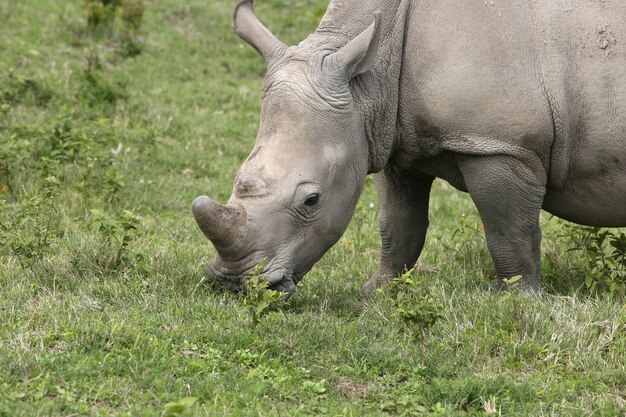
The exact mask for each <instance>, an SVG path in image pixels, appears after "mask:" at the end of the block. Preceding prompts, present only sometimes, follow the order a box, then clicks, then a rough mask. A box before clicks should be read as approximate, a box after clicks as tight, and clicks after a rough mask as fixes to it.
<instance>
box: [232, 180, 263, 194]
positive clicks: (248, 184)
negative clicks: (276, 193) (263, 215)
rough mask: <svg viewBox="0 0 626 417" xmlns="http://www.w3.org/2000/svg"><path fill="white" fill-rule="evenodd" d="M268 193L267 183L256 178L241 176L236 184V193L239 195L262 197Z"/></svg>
mask: <svg viewBox="0 0 626 417" xmlns="http://www.w3.org/2000/svg"><path fill="white" fill-rule="evenodd" d="M268 193H269V190H268V189H267V186H266V185H265V183H264V182H263V181H261V180H259V179H256V178H250V177H240V178H239V179H237V183H236V184H235V194H237V196H238V197H262V196H264V195H267V194H268Z"/></svg>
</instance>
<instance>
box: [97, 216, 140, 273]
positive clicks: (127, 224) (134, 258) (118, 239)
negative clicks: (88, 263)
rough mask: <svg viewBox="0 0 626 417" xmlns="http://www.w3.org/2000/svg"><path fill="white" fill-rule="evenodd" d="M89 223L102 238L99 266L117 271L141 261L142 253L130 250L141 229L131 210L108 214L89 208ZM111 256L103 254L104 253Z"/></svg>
mask: <svg viewBox="0 0 626 417" xmlns="http://www.w3.org/2000/svg"><path fill="white" fill-rule="evenodd" d="M90 212H91V215H92V220H91V225H92V227H93V229H94V230H95V231H96V232H98V234H99V235H100V236H101V237H102V238H103V244H102V245H103V251H101V253H102V259H101V261H100V262H101V266H102V267H103V268H104V269H105V270H111V271H118V270H120V269H121V268H123V267H125V266H127V265H129V264H130V263H132V262H141V261H143V255H141V254H140V253H136V252H133V251H132V244H133V242H135V241H136V240H137V238H138V237H139V236H140V235H141V233H142V231H143V227H142V225H141V221H140V220H139V218H138V217H137V216H136V215H135V214H134V213H133V212H131V211H129V210H124V211H123V212H122V213H121V214H119V215H117V216H115V215H110V214H108V213H106V212H104V211H102V210H99V209H91V210H90ZM107 253H108V254H111V256H105V254H107Z"/></svg>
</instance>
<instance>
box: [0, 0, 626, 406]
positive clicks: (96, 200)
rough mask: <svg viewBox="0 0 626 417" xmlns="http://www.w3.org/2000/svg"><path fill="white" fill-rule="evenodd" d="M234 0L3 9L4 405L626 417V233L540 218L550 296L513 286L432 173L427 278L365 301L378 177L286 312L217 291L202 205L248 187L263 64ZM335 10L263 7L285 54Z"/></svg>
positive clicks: (405, 280) (309, 3)
mask: <svg viewBox="0 0 626 417" xmlns="http://www.w3.org/2000/svg"><path fill="white" fill-rule="evenodd" d="M234 6H235V1H234V0H213V1H205V0H188V1H181V0H160V1H146V2H144V1H142V0H107V1H104V0H102V1H100V0H88V1H73V2H66V1H39V0H21V1H14V0H0V22H1V24H0V239H1V244H0V256H1V257H0V288H1V290H0V416H57V415H58V416H60V415H97V416H114V415H115V416H123V415H128V416H137V415H146V416H153V415H163V416H178V415H182V416H203V415H215V416H273V415H302V416H305V415H315V416H317V415H332V416H337V415H339V416H341V415H343V416H359V415H373V416H379V415H390V416H405V415H407V416H413V415H446V416H450V415H509V416H511V415H515V416H521V415H536V416H548V415H552V416H590V415H595V416H625V415H626V370H625V367H626V308H625V306H624V292H625V291H624V284H625V283H626V280H625V279H624V265H625V262H624V252H625V248H626V236H624V234H623V233H621V231H612V232H607V231H603V230H598V229H583V228H580V227H575V226H571V225H568V224H567V223H565V222H562V221H560V220H558V219H556V218H554V217H552V216H549V215H544V217H543V219H542V223H543V228H544V237H545V238H544V246H543V248H544V249H543V251H544V255H543V256H544V270H543V274H544V288H545V289H546V291H545V293H544V294H543V295H541V296H533V295H529V294H524V293H518V292H516V291H512V292H509V293H504V294H503V293H498V292H496V291H494V282H493V279H492V277H493V268H492V265H491V261H490V259H489V256H488V254H487V252H486V248H485V245H484V241H483V236H482V230H481V223H480V219H479V217H478V215H477V213H476V211H475V209H474V207H473V205H472V203H471V200H470V199H469V198H468V196H466V195H464V194H462V193H459V192H457V191H454V190H453V189H452V188H451V187H450V186H448V185H447V184H446V183H444V182H437V183H436V185H435V188H434V196H433V198H432V201H431V225H432V226H431V229H430V232H429V237H428V241H427V245H426V249H425V252H424V254H423V256H422V258H421V261H420V262H421V267H420V268H418V270H417V272H415V273H409V274H406V275H405V276H403V277H402V279H401V280H399V281H398V282H397V283H396V284H394V287H393V288H392V290H390V291H387V292H381V293H380V294H377V295H376V296H375V297H371V298H365V297H363V296H361V295H360V294H359V293H358V288H359V287H360V286H361V285H362V284H363V283H364V282H365V280H366V279H367V278H368V276H369V275H370V274H371V273H372V272H373V271H374V270H375V268H376V263H377V259H378V246H379V242H378V233H377V216H378V203H377V199H376V196H375V191H374V189H373V186H372V183H371V181H369V180H368V182H367V184H366V187H365V191H364V193H363V197H362V199H361V201H360V202H359V205H358V207H357V210H356V213H355V215H354V219H353V221H352V223H351V225H350V228H349V229H348V231H347V232H346V234H345V236H344V237H343V238H342V239H341V241H340V242H339V243H338V244H337V245H336V246H335V247H334V248H333V249H332V250H331V251H330V252H329V253H328V254H327V255H326V256H325V257H324V258H323V260H322V261H321V262H319V264H318V265H317V266H316V267H315V268H314V270H313V271H312V272H311V273H310V274H309V275H307V277H306V278H305V279H304V281H303V283H302V285H301V287H300V288H299V290H298V291H297V293H296V295H295V296H294V297H292V298H291V299H290V300H289V302H288V303H286V304H285V305H276V300H275V298H273V296H272V295H271V294H270V295H268V296H267V297H266V296H265V294H266V293H264V292H263V289H262V288H261V287H259V285H258V284H259V282H261V281H258V280H257V281H256V284H255V285H257V287H256V290H258V291H257V292H256V293H254V294H252V295H250V296H246V295H237V294H231V293H224V292H222V291H220V290H219V289H216V288H213V287H212V286H211V284H210V283H208V282H205V279H204V276H203V269H204V264H205V263H206V262H207V261H208V260H209V259H210V258H212V256H213V254H214V252H213V248H212V247H211V245H210V244H209V243H208V241H206V239H205V238H204V237H203V236H202V234H201V233H200V232H199V230H197V228H196V226H195V224H194V221H193V219H192V217H191V215H190V203H191V201H192V199H193V198H194V197H196V196H197V195H199V194H208V195H211V196H212V197H214V198H216V199H217V200H219V201H222V202H223V201H225V200H226V199H227V198H228V196H229V195H230V190H231V187H232V179H233V178H234V174H235V172H236V170H237V168H238V167H239V165H240V164H241V162H242V161H243V160H244V159H245V157H246V156H247V153H248V152H249V151H250V149H251V148H252V145H253V142H254V137H255V134H256V127H257V120H258V115H259V104H260V85H261V82H262V79H263V73H264V63H263V62H262V60H261V59H260V58H259V57H258V56H257V55H256V53H255V51H254V50H253V49H252V48H250V47H249V46H247V45H243V43H242V41H240V40H239V39H238V38H237V37H236V35H235V34H234V33H233V30H232V24H231V15H232V10H233V8H234ZM325 7H326V0H264V1H258V2H257V11H258V14H259V15H260V16H261V17H262V19H263V20H264V21H265V22H266V23H267V24H268V26H269V27H270V28H271V29H272V30H273V31H274V32H275V33H276V34H277V35H278V36H279V37H280V38H281V39H282V40H283V41H285V42H287V43H290V44H295V43H297V42H299V41H300V40H301V39H303V38H304V37H305V36H306V35H307V34H308V33H310V32H311V31H313V30H314V28H315V27H316V25H317V23H318V21H319V19H320V18H321V16H322V15H323V13H324V11H325ZM511 285H512V286H515V282H514V281H512V282H511ZM259 288H260V289H259ZM253 290H254V291H256V290H255V289H254V288H253ZM266 305H267V306H270V305H271V306H273V307H274V308H265V307H266ZM251 312H252V313H253V314H251ZM255 313H259V314H255Z"/></svg>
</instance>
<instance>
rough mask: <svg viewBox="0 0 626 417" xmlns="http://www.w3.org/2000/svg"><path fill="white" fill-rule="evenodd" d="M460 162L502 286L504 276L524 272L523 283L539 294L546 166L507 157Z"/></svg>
mask: <svg viewBox="0 0 626 417" xmlns="http://www.w3.org/2000/svg"><path fill="white" fill-rule="evenodd" d="M457 161H458V163H459V167H460V169H461V172H462V174H463V178H464V180H465V185H466V186H467V189H468V191H469V194H470V196H471V197H472V200H474V203H475V204H476V207H477V208H478V212H479V213H480V217H481V219H482V221H483V224H484V227H485V236H486V239H487V246H488V248H489V252H490V254H491V257H492V259H493V262H494V265H495V268H496V274H497V277H498V279H499V281H500V288H503V287H504V286H505V285H504V282H503V279H505V278H510V277H513V276H516V275H521V276H522V281H521V286H522V287H523V288H526V289H530V290H531V291H536V292H538V291H539V290H540V277H541V250H540V247H541V229H540V227H539V214H540V212H541V206H542V204H543V198H544V195H545V192H546V174H545V172H544V170H543V169H537V168H534V169H531V168H530V167H528V166H527V165H526V164H524V163H522V162H520V161H519V160H517V159H515V158H512V157H508V156H502V155H495V156H484V157H477V156H464V157H458V158H457ZM537 166H539V165H537Z"/></svg>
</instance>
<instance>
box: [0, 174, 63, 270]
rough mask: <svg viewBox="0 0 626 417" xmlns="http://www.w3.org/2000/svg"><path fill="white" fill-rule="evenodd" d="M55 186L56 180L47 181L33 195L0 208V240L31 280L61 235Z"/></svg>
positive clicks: (56, 187)
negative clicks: (30, 275) (0, 239)
mask: <svg viewBox="0 0 626 417" xmlns="http://www.w3.org/2000/svg"><path fill="white" fill-rule="evenodd" d="M59 186H60V184H59V180H58V179H57V178H56V177H48V178H46V180H45V182H44V185H43V187H42V188H41V190H40V191H39V192H38V193H37V194H35V195H33V196H32V197H30V198H24V199H22V200H20V201H19V202H17V203H16V204H14V205H11V206H9V205H6V204H3V206H2V207H0V208H1V209H2V212H1V213H0V215H1V217H0V237H2V238H3V239H2V240H4V241H5V243H6V248H7V249H8V252H9V253H10V254H12V255H13V256H15V257H16V258H17V259H18V260H19V263H20V266H21V267H22V268H23V269H24V270H25V271H26V270H28V271H31V272H32V274H33V275H34V276H35V277H40V270H39V268H38V266H39V265H40V264H41V261H42V260H43V259H44V258H45V257H46V255H47V254H48V253H49V252H50V250H51V247H52V244H53V242H54V241H55V240H56V239H57V238H58V237H59V236H60V235H61V231H60V229H59V225H58V217H59V216H58V211H57V208H56V206H55V199H56V197H57V196H58V194H59Z"/></svg>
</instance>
